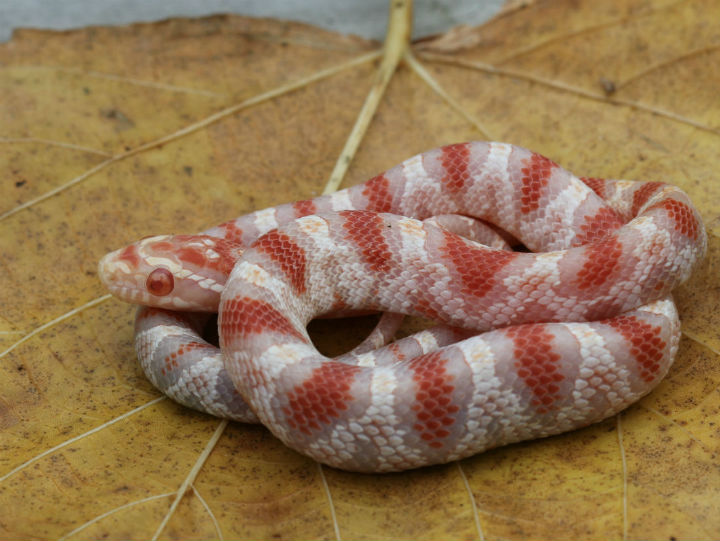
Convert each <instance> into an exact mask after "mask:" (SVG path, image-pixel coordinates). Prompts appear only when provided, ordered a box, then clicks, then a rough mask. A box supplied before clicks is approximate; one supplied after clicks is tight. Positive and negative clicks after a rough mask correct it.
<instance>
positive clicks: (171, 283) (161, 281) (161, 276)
mask: <svg viewBox="0 0 720 541" xmlns="http://www.w3.org/2000/svg"><path fill="white" fill-rule="evenodd" d="M145 287H146V288H147V290H148V291H149V292H150V294H151V295H155V296H156V297H164V296H165V295H169V294H170V293H172V290H173V288H174V287H175V279H174V278H173V275H172V272H170V271H169V270H167V269H164V268H162V267H158V268H157V269H155V270H153V271H152V272H151V273H150V275H149V276H148V278H147V281H146V282H145Z"/></svg>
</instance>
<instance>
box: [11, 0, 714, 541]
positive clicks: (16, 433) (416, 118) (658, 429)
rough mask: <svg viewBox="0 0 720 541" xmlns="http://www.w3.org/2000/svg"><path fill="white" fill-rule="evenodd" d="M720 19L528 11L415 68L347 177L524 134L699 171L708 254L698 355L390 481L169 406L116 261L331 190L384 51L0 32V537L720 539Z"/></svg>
mask: <svg viewBox="0 0 720 541" xmlns="http://www.w3.org/2000/svg"><path fill="white" fill-rule="evenodd" d="M719 20H720V11H719V10H718V6H717V4H716V3H715V2H713V1H712V0H687V1H683V2H678V1H676V0H636V1H631V0H608V1H606V2H591V1H590V0H556V1H554V2H535V3H527V5H526V6H525V7H524V8H522V9H521V8H518V9H515V10H513V11H510V12H508V13H506V14H504V15H503V16H502V17H499V18H497V19H495V20H494V21H492V22H490V23H489V24H487V25H485V26H483V27H482V28H480V29H474V31H473V35H477V36H480V39H479V40H477V41H476V42H473V43H472V44H471V46H470V48H467V49H465V48H462V50H456V49H452V50H453V52H452V53H443V54H438V50H437V49H435V50H434V52H433V53H430V52H429V51H428V50H427V48H426V50H425V51H422V50H418V51H416V53H415V54H416V56H409V57H406V59H405V62H403V63H401V64H400V66H399V67H398V69H397V71H396V72H395V73H394V75H393V76H392V79H391V80H390V83H389V86H388V87H387V91H386V93H385V94H384V96H383V97H382V99H381V101H380V105H379V109H378V111H377V114H376V115H375V117H374V118H373V119H372V122H371V123H370V125H369V129H368V131H367V133H366V134H365V135H364V137H363V138H362V139H361V140H360V145H359V149H358V152H357V154H356V155H355V157H354V159H353V160H352V161H351V163H350V168H349V170H348V174H347V177H346V179H345V181H344V185H351V184H354V183H357V182H360V181H362V180H365V179H366V178H368V177H370V176H372V175H373V174H375V173H377V172H378V171H381V170H384V169H386V168H388V167H390V166H392V165H394V164H396V163H398V162H400V161H401V160H403V159H404V158H407V157H409V156H411V155H413V154H415V153H417V152H421V151H423V150H426V149H429V148H432V147H435V146H438V145H441V144H447V143H451V142H455V141H461V140H469V139H493V140H503V141H508V142H512V143H515V144H520V145H523V146H526V147H529V148H532V149H533V150H536V151H538V152H541V153H543V154H545V155H547V156H549V157H550V158H552V159H553V160H555V161H557V162H559V163H561V164H562V165H564V166H566V167H567V168H569V169H570V170H572V171H574V172H576V173H578V174H582V175H592V176H606V177H613V178H638V179H651V180H663V181H667V182H672V183H675V184H678V185H679V186H681V187H682V188H683V189H685V190H686V191H687V192H688V193H689V194H690V196H691V197H692V199H693V201H694V202H695V203H696V205H697V206H698V208H699V209H700V211H701V213H702V216H703V218H704V220H705V223H706V226H707V228H708V231H709V233H710V249H709V254H708V257H707V259H706V261H705V264H704V266H703V268H702V269H701V270H700V272H698V273H697V274H696V276H694V277H693V278H692V279H691V281H690V282H689V283H688V284H686V285H685V286H683V287H682V288H680V290H679V291H678V292H677V295H676V297H677V300H678V303H679V306H680V309H681V315H682V317H683V332H684V338H683V340H682V343H681V348H680V352H679V355H678V358H677V360H676V363H675V365H674V367H673V368H672V370H671V373H670V374H669V375H668V377H667V378H666V379H665V380H664V381H663V382H662V383H661V384H660V386H659V387H658V388H657V389H656V390H655V391H654V392H653V393H652V394H650V395H649V396H648V397H646V398H645V399H643V400H642V401H640V402H639V403H638V404H636V405H635V406H632V407H631V408H629V409H628V410H627V411H626V412H624V413H623V414H621V415H620V416H618V417H617V418H614V419H610V420H607V421H605V422H603V423H600V424H597V425H594V426H591V427H588V428H586V429H584V430H579V431H576V432H573V433H570V434H565V435H561V436H557V437H553V438H548V439H545V440H539V441H534V442H526V443H522V444H517V445H513V446H509V447H506V448H501V449H497V450H494V451H491V452H488V453H485V454H482V455H479V456H476V457H473V458H470V459H467V460H463V461H461V462H459V463H454V464H449V465H446V466H438V467H432V468H424V469H421V470H418V471H412V472H407V473H403V474H397V475H384V476H380V475H357V474H351V473H345V472H340V471H336V470H332V469H329V468H326V467H320V466H318V465H317V464H315V463H313V462H312V461H310V460H308V459H306V458H304V457H302V456H300V455H298V454H297V453H295V452H293V451H291V450H289V449H287V448H285V447H284V446H283V445H282V444H280V443H279V442H278V441H277V440H275V438H273V437H272V436H271V435H270V434H269V433H268V432H267V431H266V430H265V429H264V428H262V427H258V426H245V425H240V424H229V425H228V426H227V427H225V426H224V424H221V423H220V422H219V421H218V420H216V419H212V418H209V417H207V416H205V415H202V414H199V413H195V412H192V411H188V410H186V409H184V408H182V407H179V406H177V405H175V404H173V403H171V402H170V401H169V400H167V399H164V398H163V397H161V396H160V395H159V394H158V393H157V391H155V390H154V389H153V388H152V387H151V385H150V384H149V383H148V382H147V380H146V379H145V378H144V377H143V375H142V373H141V372H140V370H139V368H138V366H137V363H136V361H135V354H134V352H133V349H132V319H133V309H132V308H131V307H130V306H127V305H125V304H123V303H120V302H118V301H115V300H114V299H109V298H108V297H107V296H106V294H105V291H103V289H102V288H101V286H100V284H99V282H98V280H97V276H96V270H95V266H96V264H97V261H98V259H99V258H100V256H101V255H102V254H104V253H105V252H107V251H109V250H111V249H114V248H117V247H118V246H121V245H123V244H125V243H127V242H129V241H132V240H135V239H137V238H139V237H142V236H145V235H148V234H152V233H165V232H195V231H200V230H202V229H204V228H207V227H209V226H211V225H214V224H216V223H219V222H221V221H223V220H226V219H229V218H232V217H235V216H238V215H240V214H243V213H245V212H247V211H250V210H252V209H257V208H263V207H266V206H269V205H273V204H277V203H280V202H285V201H290V200H294V199H298V198H306V197H310V196H313V195H317V194H319V193H320V192H322V191H323V189H324V183H325V180H326V179H327V178H328V176H329V175H330V172H331V171H332V170H333V166H334V164H335V161H336V159H337V157H338V156H339V155H340V154H341V152H342V149H343V148H344V147H343V145H344V141H345V139H346V137H347V136H348V134H349V133H350V132H351V130H352V127H353V124H354V123H355V120H356V116H357V114H358V111H360V110H361V108H362V105H363V103H364V101H365V97H366V95H367V94H368V91H369V90H370V88H371V87H372V85H373V84H374V81H375V80H376V69H377V65H378V64H377V61H378V59H379V57H380V53H381V49H380V46H379V45H378V44H376V43H372V42H366V41H363V40H360V39H357V38H348V37H343V36H338V35H336V34H333V33H330V32H325V31H322V30H319V29H316V28H311V27H308V26H304V25H300V24H295V23H287V22H280V21H271V20H252V19H246V18H242V17H211V18H206V19H198V20H172V21H166V22H162V23H155V24H147V25H133V26H129V27H121V28H88V29H84V30H78V31H71V32H62V33H55V32H46V31H30V30H28V31H22V32H18V33H16V35H15V36H14V38H13V40H12V41H11V42H10V43H8V44H6V45H3V46H1V47H0V92H1V93H2V95H3V98H4V99H3V103H2V105H0V125H2V126H3V133H2V137H3V138H2V139H0V149H2V150H1V151H0V168H1V169H2V171H3V173H4V177H3V178H4V179H5V180H4V181H3V183H2V184H1V185H0V190H1V192H0V231H2V234H1V235H0V264H1V268H2V271H3V275H2V276H3V277H2V282H1V284H2V287H1V288H0V359H2V360H1V362H0V451H2V452H1V453H0V510H2V511H0V537H1V538H3V539H27V538H33V539H52V538H63V537H69V538H72V539H85V538H88V539H95V538H101V537H103V538H122V539H147V538H150V537H152V536H153V535H155V533H156V531H157V532H158V535H159V537H161V538H178V539H185V538H203V539H211V538H233V539H234V538H238V539H239V538H256V539H257V538H307V539H315V538H320V539H325V538H345V539H348V538H352V539H355V538H357V539H361V538H362V539H366V538H406V539H437V538H462V539H466V538H467V539H472V538H488V539H495V538H509V539H525V538H573V539H580V538H592V539H598V538H610V537H611V538H621V537H625V538H646V539H670V538H677V539H683V538H717V537H719V536H720V467H719V466H718V451H719V450H720V432H719V431H718V427H717V421H716V420H717V418H718V413H719V410H720V393H718V387H719V386H720V363H718V354H719V353H720V336H718V332H717V329H718V328H719V327H720V321H719V316H718V315H717V306H718V305H719V301H720V299H719V293H718V291H719V289H718V262H720V239H719V235H720V220H719V219H718V209H720V201H719V199H720V183H719V182H718V181H717V178H716V176H717V170H718V165H719V164H718V155H717V148H718V137H719V136H720V102H719V101H718V97H717V88H718V87H719V85H720V69H719V68H718V66H720V58H719V57H720V32H718V25H717V21H719ZM601 81H608V82H611V83H612V85H613V88H614V92H611V93H610V92H607V89H606V88H604V87H606V86H607V85H606V84H605V83H603V84H601ZM353 327H355V325H354V324H353ZM317 333H318V335H319V336H320V335H322V336H325V340H326V341H327V342H329V343H330V345H329V346H328V347H338V345H344V344H347V343H348V341H350V340H355V339H357V338H358V336H357V335H355V336H353V337H348V336H347V335H346V329H344V328H343V327H342V326H341V325H335V326H333V325H330V326H327V327H322V328H320V329H319V330H318V331H317ZM214 437H218V438H219V439H218V440H217V443H214V440H213V438H214ZM204 450H205V451H207V452H210V454H209V457H208V458H207V461H203V459H202V454H203V451H204ZM194 468H198V471H197V472H195V471H194ZM195 475H196V476H195ZM191 481H192V482H191ZM184 483H185V485H184ZM183 486H187V487H188V488H189V490H188V492H187V493H185V494H184V496H183V495H182V494H181V496H182V497H178V491H179V490H181V487H183ZM174 502H177V503H176V504H174Z"/></svg>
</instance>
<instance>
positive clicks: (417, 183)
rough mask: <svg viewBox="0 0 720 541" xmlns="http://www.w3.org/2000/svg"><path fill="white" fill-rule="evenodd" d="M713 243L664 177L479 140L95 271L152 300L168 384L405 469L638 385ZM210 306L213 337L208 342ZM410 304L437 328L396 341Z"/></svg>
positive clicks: (295, 438) (160, 242)
mask: <svg viewBox="0 0 720 541" xmlns="http://www.w3.org/2000/svg"><path fill="white" fill-rule="evenodd" d="M509 244H511V245H518V244H519V245H520V247H521V248H522V249H521V250H515V251H513V250H510V249H509V246H508V245H509ZM706 249H707V235H706V232H705V229H704V226H703V224H702V220H701V218H700V215H699V213H698V211H697V210H696V209H695V207H693V205H692V203H691V201H690V200H689V198H688V196H687V195H686V194H685V193H684V192H683V191H682V190H680V189H679V188H677V187H675V186H673V185H671V184H667V183H664V182H659V181H629V180H614V179H602V178H597V177H576V176H575V175H573V174H572V173H570V172H569V171H567V170H566V169H564V168H562V167H561V166H559V165H558V164H556V163H555V162H553V161H552V160H550V159H548V158H546V157H544V156H542V155H540V154H538V153H535V152H532V151H530V150H527V149H525V148H522V147H519V146H515V145H511V144H508V143H498V142H482V141H473V142H466V143H457V144H452V145H447V146H444V147H440V148H436V149H433V150H430V151H427V152H424V153H421V154H418V155H416V156H413V157H412V158H409V159H407V160H405V161H404V162H402V163H401V164H399V165H397V166H395V167H393V168H392V169H389V170H387V171H385V172H383V173H381V174H379V175H377V176H375V177H373V178H371V179H369V180H367V181H366V182H364V183H361V184H358V185H355V186H352V187H350V188H347V189H344V190H341V191H338V192H335V193H333V194H328V195H323V196H319V197H316V198H312V199H307V200H302V201H297V202H293V203H285V204H281V205H278V206H275V207H271V208H268V209H263V210H259V211H255V212H252V213H249V214H246V215H244V216H241V217H239V218H237V219H235V220H231V221H228V222H224V223H222V224H220V225H218V226H215V227H213V228H211V229H208V230H207V231H205V232H203V233H202V234H198V235H161V236H153V237H147V238H144V239H141V240H140V241H137V242H134V243H132V244H130V245H128V246H126V247H124V248H121V249H119V250H116V251H114V252H111V253H109V254H107V255H106V256H105V257H103V258H102V259H101V261H100V263H99V276H100V279H101V281H102V282H103V284H104V285H105V286H106V287H107V288H108V289H109V290H110V292H111V293H112V294H114V295H115V296H116V297H118V298H120V299H122V300H125V301H127V302H131V303H135V304H139V305H141V307H140V308H139V310H138V313H137V316H136V328H135V345H136V351H137V354H138V358H139V360H140V363H141V365H142V366H143V369H144V371H145V373H146V374H147V375H148V378H149V379H150V381H151V382H152V383H153V384H154V385H155V386H157V387H158V388H159V389H160V390H161V391H163V392H165V393H166V394H168V396H170V397H172V398H174V399H175V400H177V401H178V402H180V403H182V404H185V405H188V406H189V407H193V408H195V409H198V410H201V411H205V412H207V413H210V414H213V415H216V416H219V417H225V418H229V419H234V420H238V421H242V422H260V423H262V424H263V425H265V426H266V427H267V428H268V429H269V430H270V431H271V432H272V433H273V434H274V435H275V436H276V437H277V438H279V439H280V440H281V441H282V442H283V443H284V444H285V445H287V446H289V447H290V448H292V449H295V450H297V451H298V452H300V453H302V454H304V455H306V456H308V457H310V458H312V459H314V460H316V461H318V462H320V463H323V464H327V465H329V466H332V467H336V468H340V469H344V470H348V471H357V472H392V471H401V470H407V469H412V468H419V467H423V466H428V465H433V464H442V463H447V462H451V461H456V460H460V459H462V458H466V457H469V456H472V455H475V454H477V453H481V452H483V451H486V450H489V449H492V448H495V447H499V446H502V445H507V444H510V443H515V442H519V441H524V440H530V439H536V438H541V437H547V436H551V435H555V434H560V433H563V432H567V431H570V430H575V429H578V428H581V427H584V426H587V425H590V424H592V423H596V422H599V421H601V420H603V419H606V418H608V417H611V416H613V415H615V414H617V413H618V412H620V411H622V410H623V409H625V408H626V407H628V406H629V405H630V404H632V403H634V402H636V401H637V400H639V399H640V398H641V397H643V396H645V395H646V394H647V393H649V392H650V391H651V390H652V389H653V388H654V387H655V386H656V385H657V384H658V383H659V381H661V379H662V378H663V377H664V376H665V374H666V373H667V371H668V370H669V368H670V366H671V364H672V362H673V359H674V357H675V355H676V353H677V349H678V344H679V340H680V321H679V316H678V312H677V309H676V307H675V304H674V302H673V300H672V296H671V290H672V289H673V288H675V287H676V286H677V285H679V284H681V283H683V282H684V281H686V280H687V279H688V278H689V276H690V275H691V274H692V272H693V270H694V269H695V268H696V267H697V266H698V264H699V262H700V261H701V260H702V258H703V256H704V254H705V252H706ZM212 312H217V313H218V318H217V332H218V335H219V344H218V345H214V344H212V343H210V342H209V341H207V340H205V339H204V338H203V337H202V336H201V334H202V329H203V328H204V327H207V325H208V313H212ZM366 312H380V313H385V314H386V315H384V316H382V317H381V318H380V323H379V324H378V327H377V328H376V329H375V330H374V331H373V332H372V333H371V336H370V337H368V339H367V340H366V341H364V342H363V343H362V344H360V346H358V347H357V348H355V349H354V350H352V351H350V352H348V353H346V354H343V355H340V356H338V357H335V358H328V357H326V356H324V355H322V354H321V353H320V352H319V351H318V350H317V348H316V347H315V346H314V345H313V343H312V340H311V338H310V336H309V334H308V332H307V324H308V323H309V322H310V321H311V320H312V319H314V318H316V317H323V316H327V315H334V316H338V315H340V316H342V315H347V314H354V313H366ZM402 314H404V315H411V316H420V317H424V318H428V319H430V320H433V321H435V322H437V325H436V326H435V327H431V328H429V329H426V330H423V331H420V332H418V333H416V334H414V335H410V336H407V337H405V338H402V339H399V340H395V341H391V340H392V335H393V334H394V332H395V329H396V328H397V325H398V321H399V318H400V317H401V316H400V315H402ZM210 321H211V323H210V325H212V324H213V320H210Z"/></svg>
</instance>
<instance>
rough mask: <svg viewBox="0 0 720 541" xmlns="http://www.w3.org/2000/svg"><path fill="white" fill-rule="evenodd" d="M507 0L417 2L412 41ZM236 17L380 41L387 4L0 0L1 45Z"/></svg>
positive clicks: (471, 20) (476, 17)
mask: <svg viewBox="0 0 720 541" xmlns="http://www.w3.org/2000/svg"><path fill="white" fill-rule="evenodd" d="M504 1H505V0H416V2H415V4H414V9H413V12H414V18H415V21H414V32H413V37H414V38H418V37H422V36H427V35H432V34H437V33H440V32H444V31H445V30H447V29H448V28H450V27H452V26H456V25H458V24H469V25H477V24H481V23H482V22H484V21H486V20H487V19H489V18H491V17H492V16H493V15H495V14H496V13H497V12H498V11H499V10H500V6H501V5H502V4H503V3H504ZM213 13H237V14H241V15H250V16H254V17H272V18H278V19H291V20H295V21H302V22H306V23H311V24H314V25H316V26H321V27H323V28H327V29H330V30H336V31H338V32H342V33H346V34H357V35H360V36H363V37H366V38H374V39H382V38H383V36H384V35H385V28H386V22H387V14H388V2H387V1H386V0H305V1H302V0H285V1H281V0H162V1H153V0H0V42H4V41H7V40H8V39H10V36H11V34H12V30H13V28H23V27H33V28H53V29H68V28H79V27H83V26H88V25H118V24H128V23H133V22H141V21H156V20H160V19H165V18H167V17H200V16H203V15H210V14H213Z"/></svg>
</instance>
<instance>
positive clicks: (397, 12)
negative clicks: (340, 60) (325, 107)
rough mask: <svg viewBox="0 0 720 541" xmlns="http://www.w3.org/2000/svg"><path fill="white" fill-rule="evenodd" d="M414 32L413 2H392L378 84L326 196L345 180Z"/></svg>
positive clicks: (326, 186)
mask: <svg viewBox="0 0 720 541" xmlns="http://www.w3.org/2000/svg"><path fill="white" fill-rule="evenodd" d="M411 32H412V0H390V17H389V20H388V29H387V34H386V35H385V44H384V45H383V56H382V60H381V61H380V67H378V70H377V72H376V73H375V81H374V82H373V85H372V87H370V92H369V93H368V95H367V97H366V98H365V103H363V106H362V109H360V114H359V115H358V117H357V120H355V125H354V126H353V129H352V131H351V132H350V135H349V136H348V138H347V140H346V141H345V146H344V147H343V149H342V152H340V156H339V157H338V160H337V162H336V163H335V168H334V169H333V171H332V173H330V178H329V179H328V181H327V184H326V185H325V189H324V190H323V193H324V194H328V193H332V192H334V191H336V190H337V189H338V187H339V186H340V183H341V182H342V181H343V179H344V178H345V174H346V173H347V170H348V167H349V166H350V162H352V160H353V158H354V157H355V152H357V149H358V146H360V142H361V141H362V139H363V137H364V136H365V132H366V131H367V129H368V126H369V125H370V121H371V120H372V119H373V117H374V116H375V111H376V110H377V107H378V105H379V104H380V100H381V99H382V97H383V94H385V89H386V88H387V85H388V83H389V82H390V79H392V76H393V74H394V73H395V71H396V70H397V66H398V64H399V63H400V60H402V58H403V56H404V54H405V51H407V50H408V48H409V46H410V34H411Z"/></svg>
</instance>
